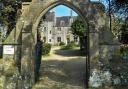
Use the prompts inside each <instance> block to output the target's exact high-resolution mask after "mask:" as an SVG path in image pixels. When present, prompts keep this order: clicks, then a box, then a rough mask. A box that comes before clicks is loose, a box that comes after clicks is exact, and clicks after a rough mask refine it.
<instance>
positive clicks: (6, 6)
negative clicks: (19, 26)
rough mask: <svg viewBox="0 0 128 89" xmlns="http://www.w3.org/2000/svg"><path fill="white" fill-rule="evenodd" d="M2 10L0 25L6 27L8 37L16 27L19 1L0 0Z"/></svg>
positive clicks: (19, 6)
mask: <svg viewBox="0 0 128 89" xmlns="http://www.w3.org/2000/svg"><path fill="white" fill-rule="evenodd" d="M1 3H2V4H3V5H2V8H1V12H0V13H1V15H0V24H1V25H2V26H4V27H5V26H6V27H7V28H8V29H7V34H6V35H8V34H9V33H10V32H11V31H12V29H13V28H14V27H15V25H16V20H17V16H18V14H17V13H18V12H19V9H20V8H21V1H20V0H1Z"/></svg>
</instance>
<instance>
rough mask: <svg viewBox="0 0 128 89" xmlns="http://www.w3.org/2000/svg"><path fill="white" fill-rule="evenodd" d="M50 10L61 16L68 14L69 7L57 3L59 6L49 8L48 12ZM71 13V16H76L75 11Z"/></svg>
mask: <svg viewBox="0 0 128 89" xmlns="http://www.w3.org/2000/svg"><path fill="white" fill-rule="evenodd" d="M51 11H54V12H55V14H56V16H58V17H61V16H70V11H71V9H70V8H69V7H67V6H64V5H59V6H56V7H55V8H53V9H51V10H50V12H51ZM72 11H73V10H72ZM72 15H73V16H77V13H75V12H74V11H73V12H72Z"/></svg>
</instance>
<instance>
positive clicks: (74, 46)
mask: <svg viewBox="0 0 128 89" xmlns="http://www.w3.org/2000/svg"><path fill="white" fill-rule="evenodd" d="M76 47H78V45H76V44H75V43H74V42H70V43H68V44H67V45H63V46H61V49H62V50H67V49H73V48H76Z"/></svg>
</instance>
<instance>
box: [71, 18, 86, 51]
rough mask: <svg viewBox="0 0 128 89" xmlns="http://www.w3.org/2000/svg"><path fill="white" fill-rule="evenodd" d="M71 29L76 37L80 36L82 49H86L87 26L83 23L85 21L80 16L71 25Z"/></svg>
mask: <svg viewBox="0 0 128 89" xmlns="http://www.w3.org/2000/svg"><path fill="white" fill-rule="evenodd" d="M71 31H72V33H73V35H74V37H79V38H80V49H81V50H86V45H85V44H86V41H87V36H86V27H85V25H84V23H83V21H82V20H81V19H80V18H79V17H78V18H77V19H76V20H75V21H74V22H73V23H72V25H71Z"/></svg>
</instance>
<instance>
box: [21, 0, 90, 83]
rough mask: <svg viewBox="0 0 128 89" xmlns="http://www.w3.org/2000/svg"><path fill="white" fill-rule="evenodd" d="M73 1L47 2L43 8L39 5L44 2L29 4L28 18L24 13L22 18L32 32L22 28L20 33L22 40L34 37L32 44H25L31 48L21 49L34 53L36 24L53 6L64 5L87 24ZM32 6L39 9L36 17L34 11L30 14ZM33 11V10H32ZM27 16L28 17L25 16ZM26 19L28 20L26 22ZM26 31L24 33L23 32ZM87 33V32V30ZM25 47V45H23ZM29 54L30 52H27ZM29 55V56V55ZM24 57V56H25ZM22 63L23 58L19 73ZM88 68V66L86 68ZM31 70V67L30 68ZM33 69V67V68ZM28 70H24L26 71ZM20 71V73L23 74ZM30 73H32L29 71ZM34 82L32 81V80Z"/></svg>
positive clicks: (83, 15) (22, 67)
mask: <svg viewBox="0 0 128 89" xmlns="http://www.w3.org/2000/svg"><path fill="white" fill-rule="evenodd" d="M72 2H73V1H67V0H62V1H51V2H50V1H49V2H47V4H46V3H45V5H46V6H45V7H40V6H39V5H41V6H43V5H44V2H34V5H33V2H32V3H31V4H30V6H29V10H30V12H29V13H31V14H30V17H27V18H26V13H25V14H24V15H25V17H24V19H25V18H26V22H30V24H31V25H32V31H30V32H31V33H29V32H28V30H27V29H26V27H27V26H26V27H24V28H25V29H24V30H23V31H24V33H22V37H23V38H22V39H25V38H24V37H27V38H28V36H27V35H28V34H29V36H31V34H33V37H34V39H33V43H32V42H30V43H27V44H31V45H32V44H33V46H32V47H31V46H30V45H28V47H23V48H27V49H28V50H31V48H33V50H32V52H34V45H35V44H36V38H37V26H38V24H39V22H40V19H41V17H42V16H43V15H44V14H45V13H46V12H47V11H48V10H50V9H51V8H53V7H55V6H57V5H61V4H62V5H65V6H67V7H69V8H72V9H73V10H74V11H76V12H77V13H78V14H79V15H80V16H81V18H82V20H83V22H84V23H85V24H87V22H88V21H87V19H86V15H85V13H84V12H83V11H81V9H80V8H81V7H80V6H79V4H78V2H76V3H77V6H76V5H74V4H73V3H72ZM36 4H37V5H38V7H37V6H36ZM34 6H36V9H37V8H40V9H39V11H38V12H37V13H38V14H36V15H34V14H35V13H34V11H33V12H31V9H32V8H34ZM32 10H33V9H32ZM27 16H29V15H27ZM27 19H28V20H27ZM29 26H30V25H29ZM25 31H26V32H25ZM88 31H89V30H88ZM27 32H28V33H27ZM24 35H26V36H24ZM27 40H30V39H27ZM27 40H26V41H25V40H24V41H25V43H26V42H27ZM25 46H27V45H25ZM23 51H24V53H25V52H26V50H22V52H23ZM29 54H30V52H29ZM30 55H31V54H30ZM25 56H26V55H25ZM25 56H22V57H25ZM22 61H24V58H23V59H22V60H21V71H22V70H23V71H24V67H25V65H24V62H23V63H22ZM33 63H34V61H33ZM25 64H28V62H27V61H26V63H25ZM87 64H89V63H88V61H87ZM29 67H30V65H29ZM87 67H88V66H87ZM31 68H32V67H31ZM33 68H34V66H33ZM27 69H28V68H26V70H27ZM87 69H89V68H87ZM23 71H22V72H23ZM87 71H88V70H86V72H87ZM31 72H32V71H31ZM85 76H87V75H85ZM33 77H34V73H33ZM33 81H34V80H33ZM86 81H88V79H86Z"/></svg>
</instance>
